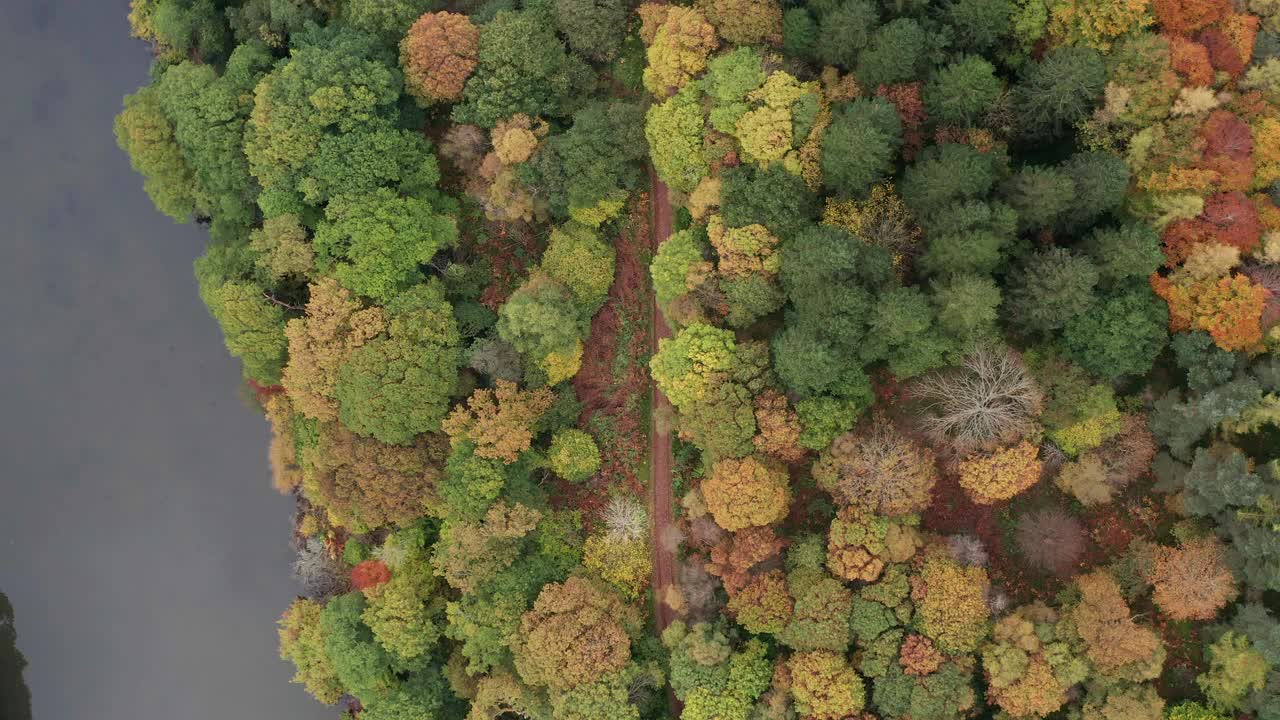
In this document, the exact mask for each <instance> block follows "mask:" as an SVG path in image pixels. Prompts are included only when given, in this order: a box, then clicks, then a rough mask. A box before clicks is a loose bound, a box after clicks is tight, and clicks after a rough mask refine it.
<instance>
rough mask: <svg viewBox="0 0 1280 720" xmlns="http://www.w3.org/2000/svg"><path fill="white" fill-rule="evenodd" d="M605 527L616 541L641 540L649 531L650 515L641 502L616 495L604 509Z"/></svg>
mask: <svg viewBox="0 0 1280 720" xmlns="http://www.w3.org/2000/svg"><path fill="white" fill-rule="evenodd" d="M604 526H605V527H606V528H607V529H608V531H609V537H611V538H613V539H615V540H639V539H640V538H643V537H644V536H645V533H647V532H648V531H649V513H648V512H647V511H646V510H645V509H644V506H643V505H641V504H640V501H639V500H636V499H635V498H633V497H631V496H629V495H615V496H614V497H613V499H611V500H610V501H609V505H608V506H606V507H605V509H604Z"/></svg>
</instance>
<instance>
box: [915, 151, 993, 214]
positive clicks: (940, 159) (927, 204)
mask: <svg viewBox="0 0 1280 720" xmlns="http://www.w3.org/2000/svg"><path fill="white" fill-rule="evenodd" d="M998 163H999V159H998V158H997V157H996V154H995V153H994V152H986V153H984V152H981V151H979V150H977V149H975V148H973V147H971V146H969V145H960V144H958V143H946V144H943V145H932V146H930V147H927V148H925V149H924V151H923V152H921V153H920V155H919V156H918V157H917V158H916V161H915V162H914V163H912V164H911V165H910V166H908V167H907V169H906V171H905V172H904V173H903V175H902V181H901V182H900V183H898V190H899V191H900V192H901V193H902V199H903V200H906V201H907V205H908V206H909V207H910V208H911V209H912V210H914V211H915V212H916V213H917V214H918V215H928V214H930V213H936V212H940V211H942V210H944V209H945V208H946V207H947V206H948V205H950V204H951V203H953V202H955V201H957V200H972V199H979V198H982V197H984V196H985V195H986V194H987V193H988V192H989V191H990V190H991V188H992V186H993V185H994V184H995V181H996V177H997V174H998V172H999V166H998Z"/></svg>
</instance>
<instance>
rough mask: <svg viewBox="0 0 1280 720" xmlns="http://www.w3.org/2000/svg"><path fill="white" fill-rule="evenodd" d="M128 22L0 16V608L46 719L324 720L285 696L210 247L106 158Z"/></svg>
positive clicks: (249, 429) (262, 533) (65, 14)
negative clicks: (202, 288)
mask: <svg viewBox="0 0 1280 720" xmlns="http://www.w3.org/2000/svg"><path fill="white" fill-rule="evenodd" d="M127 12H128V2H127V0H70V1H66V0H59V1H58V2H52V1H51V0H4V2H0V60H3V62H0V78H2V82H3V87H4V88H5V100H4V102H3V103H0V233H3V235H0V237H3V250H4V252H3V255H2V256H0V378H2V379H0V408H2V411H0V490H2V494H0V589H2V590H3V591H4V592H5V593H6V594H7V595H8V596H9V599H10V600H11V601H12V603H13V606H14V609H15V611H16V626H17V633H18V646H19V648H20V649H21V651H22V653H23V654H24V655H25V656H26V659H27V661H28V662H29V663H30V664H29V666H28V667H27V670H26V679H27V683H28V684H29V686H30V688H31V695H32V707H33V711H34V717H36V718H37V719H38V720H139V719H141V720H174V719H176V718H181V719H182V720H226V719H227V718H263V719H264V720H293V719H294V718H299V719H301V718H307V719H310V718H332V717H334V714H335V713H334V712H333V711H332V710H329V709H326V708H324V707H322V706H320V705H319V704H318V703H316V702H314V701H313V700H311V699H310V698H309V697H307V696H306V695H305V693H304V692H303V690H302V689H301V687H300V686H297V685H291V684H289V682H288V680H289V677H290V675H291V670H290V667H289V666H288V665H287V664H285V663H284V662H282V661H281V660H280V659H279V658H278V657H277V656H276V649H275V631H274V624H275V620H276V618H277V617H278V615H279V613H280V612H281V611H282V610H283V609H284V607H285V606H286V605H287V604H288V603H289V600H290V599H291V598H292V596H293V593H294V588H293V585H292V583H291V581H290V579H289V563H290V561H291V553H290V551H289V548H288V528H289V524H288V516H289V503H288V501H286V499H284V498H281V497H279V496H277V495H275V493H274V492H272V491H271V490H270V488H269V480H268V470H267V465H266V460H265V458H266V442H267V437H268V431H267V426H266V424H265V423H264V422H263V420H262V419H261V417H260V415H259V414H258V413H255V412H253V411H252V410H250V409H249V408H248V407H247V406H246V405H245V404H244V403H242V402H241V401H240V399H239V398H238V396H237V385H238V383H239V370H238V368H237V365H236V363H235V362H234V361H233V360H232V359H231V358H229V357H227V354H226V352H225V350H224V349H223V347H222V342H221V339H220V338H219V335H218V330H217V327H216V326H215V324H214V322H213V320H212V319H210V318H209V316H208V314H207V313H206V312H205V310H204V307H203V306H202V305H201V304H200V301H199V298H197V296H196V291H195V281H194V279H193V278H192V275H191V261H192V260H193V259H194V258H195V257H196V256H197V255H198V254H199V253H200V249H201V245H202V243H203V241H204V236H203V232H202V230H201V229H200V228H198V227H195V226H190V225H187V226H175V225H173V224H172V223H171V222H170V221H169V220H168V219H167V218H164V217H162V216H160V215H159V214H158V213H156V212H155V210H154V209H153V208H152V207H151V203H150V201H149V200H148V199H147V197H146V195H145V194H144V193H143V192H142V181H141V179H140V178H139V177H137V176H136V175H134V174H133V173H132V171H131V170H130V168H129V165H128V161H127V159H126V158H125V156H124V155H123V153H121V152H120V151H119V150H118V149H117V148H116V145H115V141H114V137H113V135H112V130H111V120H112V117H113V116H114V115H115V113H116V112H117V111H118V109H119V107H120V99H121V97H122V96H123V95H124V94H125V93H127V92H131V91H132V90H133V89H134V88H135V87H136V86H137V85H138V84H140V83H142V82H143V81H145V80H146V78H147V65H148V62H147V51H146V48H145V47H144V46H143V45H142V44H141V43H139V42H138V41H135V40H132V39H130V38H129V36H128V34H129V29H128V24H127V22H126V20H125V15H126V13H127Z"/></svg>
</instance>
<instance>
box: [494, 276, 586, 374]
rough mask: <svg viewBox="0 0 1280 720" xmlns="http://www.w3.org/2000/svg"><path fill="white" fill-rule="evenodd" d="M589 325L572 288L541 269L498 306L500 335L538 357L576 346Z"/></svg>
mask: <svg viewBox="0 0 1280 720" xmlns="http://www.w3.org/2000/svg"><path fill="white" fill-rule="evenodd" d="M585 329H586V328H585V327H584V323H583V319H582V318H581V316H580V314H579V311H578V308H577V306H576V304H575V303H574V300H573V297H572V295H570V293H569V291H568V290H567V289H566V288H565V287H564V286H563V285H561V284H560V283H558V282H556V281H555V280H553V279H552V278H551V277H550V276H548V275H546V274H543V273H540V272H535V273H533V274H531V275H530V276H529V280H528V281H526V282H525V283H524V284H523V285H521V286H520V287H519V288H517V289H516V291H515V292H514V293H512V294H511V297H510V298H508V300H507V301H506V302H505V303H503V304H502V307H501V308H500V309H499V310H498V336H499V337H501V338H502V339H503V340H505V341H506V342H508V343H511V346H512V347H514V348H515V349H516V350H517V351H519V352H520V353H522V354H524V355H526V356H528V357H530V358H533V359H535V360H541V359H542V358H544V357H546V356H547V355H548V354H550V353H555V352H565V351H566V350H568V349H571V348H573V346H574V344H575V343H577V342H578V339H579V338H580V337H582V336H583V335H584V334H586V333H585Z"/></svg>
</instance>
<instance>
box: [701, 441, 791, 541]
mask: <svg viewBox="0 0 1280 720" xmlns="http://www.w3.org/2000/svg"><path fill="white" fill-rule="evenodd" d="M702 497H703V499H704V500H705V501H706V503H707V509H708V510H710V511H711V516H712V517H713V518H715V521H716V524H717V525H719V526H720V527H722V528H724V529H725V530H741V529H743V528H747V527H751V526H753V525H768V524H770V523H774V522H777V521H779V520H781V519H782V518H784V517H786V515H787V510H788V508H790V506H791V489H790V486H789V485H788V483H787V471H786V469H785V468H783V467H781V466H780V465H778V464H776V463H774V462H771V461H769V460H765V459H762V458H759V457H757V456H755V455H748V456H747V457H745V458H742V459H741V460H739V459H737V458H725V459H724V460H720V461H718V462H716V464H715V465H712V466H711V473H710V474H709V475H708V476H707V477H706V479H704V480H703V481H702Z"/></svg>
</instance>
